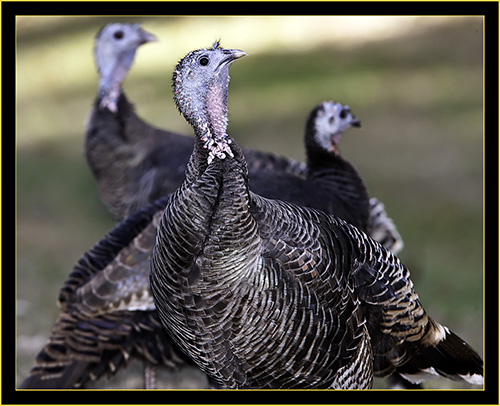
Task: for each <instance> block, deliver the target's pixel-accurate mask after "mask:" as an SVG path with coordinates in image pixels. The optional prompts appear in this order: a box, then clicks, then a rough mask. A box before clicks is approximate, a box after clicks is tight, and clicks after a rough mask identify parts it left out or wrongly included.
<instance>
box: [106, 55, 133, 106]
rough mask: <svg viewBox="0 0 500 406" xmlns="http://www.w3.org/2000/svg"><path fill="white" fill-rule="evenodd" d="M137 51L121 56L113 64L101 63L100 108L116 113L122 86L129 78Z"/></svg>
mask: <svg viewBox="0 0 500 406" xmlns="http://www.w3.org/2000/svg"><path fill="white" fill-rule="evenodd" d="M134 56H135V50H131V51H128V52H125V53H123V54H120V55H119V56H118V57H117V58H116V59H115V60H113V63H100V68H99V71H100V74H101V77H100V80H99V98H100V99H101V102H100V105H99V107H101V108H107V109H108V110H109V111H111V112H113V113H116V112H117V110H118V108H117V104H118V98H119V97H120V94H121V84H122V82H123V80H124V79H125V76H127V73H128V70H129V69H130V66H131V65H132V62H133V61H134Z"/></svg>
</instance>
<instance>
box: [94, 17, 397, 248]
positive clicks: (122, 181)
mask: <svg viewBox="0 0 500 406" xmlns="http://www.w3.org/2000/svg"><path fill="white" fill-rule="evenodd" d="M151 41H156V38H155V37H154V36H153V35H152V34H150V33H148V32H146V31H144V30H143V29H142V28H141V27H140V25H139V24H127V23H112V24H108V25H106V26H104V27H103V28H102V29H101V31H100V32H99V33H98V34H97V37H96V41H95V48H94V56H95V60H96V64H97V67H98V71H99V74H100V81H99V90H98V95H97V98H96V100H95V102H94V107H93V109H92V111H91V113H90V116H89V119H88V123H87V132H86V137H85V153H86V158H87V162H88V164H89V166H90V168H91V170H92V173H93V174H94V176H95V178H96V179H97V182H98V184H99V189H100V194H101V197H102V199H103V201H104V202H105V204H106V205H107V207H108V208H109V210H110V211H111V213H112V214H113V215H114V216H115V217H116V218H118V219H122V218H124V217H126V216H127V215H130V214H132V213H134V212H135V211H136V210H137V209H139V208H141V207H143V206H144V205H146V204H147V203H150V202H153V201H154V200H155V199H157V198H159V197H161V196H165V195H167V194H169V193H171V192H173V191H174V190H175V189H177V188H178V187H179V186H180V184H181V183H182V181H183V179H184V176H185V170H186V163H187V161H188V159H189V157H190V155H191V152H192V150H193V138H192V137H188V136H184V135H181V134H177V133H173V132H171V131H166V130H162V129H159V128H156V127H154V126H151V125H149V124H147V123H146V122H144V121H143V120H142V119H141V118H139V117H138V116H137V114H136V112H135V108H134V106H133V105H132V104H131V103H130V102H129V101H128V100H127V97H126V96H125V94H124V92H123V90H122V82H123V80H124V79H125V76H126V74H127V73H128V70H129V69H130V67H131V65H132V62H133V60H134V57H135V53H136V51H137V48H138V47H139V46H140V45H142V44H145V43H148V42H151ZM325 112H328V113H327V114H323V113H325ZM344 114H345V116H344ZM321 115H323V118H324V120H323V124H322V126H321V128H318V129H316V128H312V125H316V124H314V123H315V121H316V119H318V122H319V121H320V120H321ZM332 120H333V121H332ZM358 123H359V122H358V121H357V120H356V119H355V118H354V117H353V116H352V115H351V114H350V112H349V110H348V108H346V107H345V106H342V105H341V104H333V103H329V102H325V103H322V104H321V105H319V106H318V107H317V108H316V109H315V110H313V112H312V113H311V114H310V115H309V119H308V124H307V126H306V135H305V141H306V147H311V148H314V144H315V143H316V141H315V140H310V141H313V142H310V141H308V138H311V137H312V134H313V133H315V132H316V133H322V134H324V136H326V137H329V138H330V140H329V141H328V142H327V143H326V144H325V146H326V147H327V148H333V150H334V151H335V148H336V144H337V143H338V140H339V137H340V133H341V132H342V131H345V130H346V129H348V128H349V127H350V126H356V125H358ZM332 131H333V132H332ZM307 150H310V148H308V149H307ZM244 154H245V158H246V160H247V165H248V167H249V171H250V173H251V175H252V174H253V173H257V174H261V173H262V172H264V171H269V172H275V174H273V175H272V176H273V177H272V179H271V183H269V184H267V179H265V178H264V177H260V178H258V177H257V176H256V177H255V178H256V179H255V182H256V183H257V182H259V183H258V184H256V185H255V187H254V186H252V188H253V189H255V190H258V191H259V193H260V194H262V195H264V196H268V197H273V198H274V197H277V198H284V199H285V200H292V201H294V202H295V203H298V204H304V205H307V206H312V207H317V208H320V209H322V210H326V211H328V212H332V213H335V214H337V215H340V216H341V217H342V216H347V218H346V219H347V220H349V221H350V222H352V223H354V224H356V225H358V226H361V225H362V226H363V229H365V227H364V225H366V224H365V222H366V219H364V217H365V216H366V215H367V214H366V212H367V211H369V216H370V217H369V220H368V231H369V232H372V231H373V232H374V233H376V234H377V236H379V235H380V236H381V237H379V238H382V239H383V240H384V241H386V244H388V245H386V246H387V247H388V248H390V249H393V250H394V251H396V250H399V249H400V247H401V246H402V239H401V237H400V235H399V233H398V232H397V230H396V227H395V226H394V223H393V222H392V220H391V219H390V218H389V217H388V216H387V214H386V213H385V211H384V210H383V206H382V211H380V210H379V209H380V207H381V206H380V205H381V203H379V202H378V201H377V200H376V199H375V198H372V199H371V201H373V202H375V203H376V204H377V206H375V207H372V206H368V205H367V202H366V201H365V200H366V199H367V195H366V188H365V185H364V184H363V182H362V181H361V178H360V177H359V176H358V175H357V173H356V171H355V170H354V168H352V166H351V165H350V164H349V163H348V162H346V161H344V160H342V158H340V156H338V157H335V158H334V159H332V156H331V154H328V153H327V152H326V153H325V152H321V151H320V152H319V153H317V152H312V154H313V155H314V156H309V152H308V165H310V164H311V163H312V164H314V159H312V158H315V157H316V156H319V158H321V156H324V155H325V154H326V158H327V159H326V160H321V161H318V162H316V163H315V168H314V174H312V173H311V171H310V169H308V166H307V165H304V164H301V163H299V162H297V161H294V160H292V159H289V158H285V157H281V156H277V155H274V154H270V153H265V152H260V151H255V150H251V149H245V150H244ZM328 155H330V159H328ZM337 155H338V154H337ZM322 165H325V167H322ZM330 167H333V171H331V170H330V169H331V168H330ZM325 169H327V170H328V173H327V174H326V176H325V179H321V178H322V177H323V176H324V175H325V172H324V170H325ZM335 172H336V173H335ZM343 172H344V173H343ZM279 174H281V175H279ZM292 175H296V177H298V178H301V179H304V178H305V177H306V176H307V177H308V180H309V181H311V183H312V184H307V183H301V182H299V183H301V184H302V185H305V186H304V187H305V188H306V189H309V190H310V191H312V193H309V191H307V190H306V191H304V193H301V187H299V185H298V184H297V180H296V179H293V178H294V176H292ZM335 177H337V178H335ZM250 179H251V181H253V177H252V176H250ZM332 180H333V182H332ZM290 181H291V182H293V183H294V189H293V188H291V187H288V189H287V190H284V185H285V188H286V185H287V184H288V183H290ZM350 181H352V182H353V184H349V182H350ZM356 188H359V189H356ZM332 191H333V193H335V195H329V193H331V192H332ZM345 192H347V193H345ZM287 196H290V197H287ZM356 197H360V200H359V202H357V203H356ZM332 202H338V203H336V204H335V205H334V206H333V207H332ZM346 203H348V204H349V206H346ZM346 207H347V209H348V210H345V208H346ZM353 210H356V211H355V212H354V213H353ZM360 211H362V214H361V215H360ZM380 214H382V216H381V215H380ZM359 219H362V223H359V221H360V220H359ZM380 220H382V221H380Z"/></svg>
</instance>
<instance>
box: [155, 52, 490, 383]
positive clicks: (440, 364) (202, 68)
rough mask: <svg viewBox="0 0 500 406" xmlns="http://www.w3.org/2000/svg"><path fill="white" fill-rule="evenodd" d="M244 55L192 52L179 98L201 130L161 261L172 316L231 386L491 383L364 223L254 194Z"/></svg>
mask: <svg viewBox="0 0 500 406" xmlns="http://www.w3.org/2000/svg"><path fill="white" fill-rule="evenodd" d="M244 55H245V53H244V52H242V51H240V50H231V49H224V48H221V47H220V46H219V44H218V43H215V44H214V45H213V46H212V48H210V49H201V50H197V51H193V52H190V53H189V54H187V56H186V57H185V58H184V59H183V60H182V61H181V62H180V63H179V64H178V65H177V67H176V69H175V71H174V74H173V88H174V100H175V101H176V104H177V106H178V108H179V110H180V111H181V113H182V114H183V115H184V117H185V119H186V120H187V121H188V122H189V123H190V124H191V125H192V126H193V128H194V133H195V146H194V150H193V154H192V156H191V159H190V162H189V164H188V168H187V171H186V179H185V181H184V182H183V184H182V186H181V187H180V188H179V189H178V190H177V191H176V192H175V193H174V195H173V197H172V199H170V200H169V202H168V203H167V206H166V208H165V211H164V214H163V216H162V218H161V221H160V224H159V226H158V235H157V242H156V245H155V247H154V249H153V253H152V258H151V276H150V279H151V290H152V293H153V297H154V300H155V304H156V307H157V309H158V312H159V316H160V320H161V322H162V324H163V326H164V328H165V329H166V330H167V332H168V333H169V335H170V336H171V337H172V338H173V339H174V341H175V342H177V344H178V345H179V346H180V347H181V348H182V349H183V350H184V351H185V352H186V353H187V354H188V355H189V356H190V357H191V358H192V359H193V360H194V361H195V362H196V364H197V365H198V366H199V367H200V368H201V369H202V370H203V371H205V372H206V373H207V374H208V375H210V376H212V377H213V378H214V379H215V380H216V381H217V382H219V383H220V384H221V385H223V386H224V387H227V388H369V387H371V385H372V379H373V375H386V374H389V373H392V372H394V371H397V372H399V373H401V374H403V375H404V376H407V377H408V378H410V379H413V380H420V379H423V378H424V377H425V376H427V375H442V376H445V377H448V378H451V379H464V380H466V381H469V382H472V383H475V384H481V383H482V370H483V363H482V359H481V358H480V357H479V355H478V354H476V353H475V352H474V350H473V349H472V348H470V347H469V346H468V345H467V344H466V343H465V342H464V341H463V340H462V339H460V338H459V337H458V336H456V335H455V334H454V333H452V332H451V331H450V330H449V329H448V328H446V327H444V326H442V325H440V324H439V323H437V322H435V321H434V320H432V319H431V318H430V317H429V316H428V315H427V314H426V312H425V311H424V309H423V308H422V306H421V304H420V301H419V299H418V295H417V293H416V292H415V290H414V289H413V283H412V282H411V280H410V279H409V271H408V269H407V268H406V267H405V266H404V265H403V264H402V263H401V262H400V261H399V260H398V259H397V258H396V257H395V256H394V255H393V254H392V253H391V252H390V251H389V250H386V249H385V248H383V247H382V246H381V245H380V244H379V243H377V242H375V241H374V240H372V239H370V238H369V237H368V236H366V234H364V233H363V232H361V231H359V230H358V229H357V228H355V227H354V226H352V225H349V224H348V223H346V222H344V221H343V220H341V219H339V218H338V217H335V216H333V215H327V214H325V213H323V212H321V211H319V210H316V209H311V208H306V207H302V206H297V205H294V204H291V203H286V202H283V201H279V200H270V199H266V198H263V197H260V196H259V195H256V194H254V193H252V192H251V191H249V189H248V179H247V168H246V164H245V159H244V157H243V154H242V151H241V149H240V148H239V147H238V145H237V144H236V143H235V142H234V141H233V140H232V139H231V138H229V136H228V135H227V134H226V126H227V90H228V81H229V74H228V68H229V65H230V64H231V63H232V62H233V61H234V60H236V59H238V58H240V57H242V56H244Z"/></svg>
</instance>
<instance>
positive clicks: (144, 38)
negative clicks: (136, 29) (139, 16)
mask: <svg viewBox="0 0 500 406" xmlns="http://www.w3.org/2000/svg"><path fill="white" fill-rule="evenodd" d="M139 41H140V44H141V45H142V44H146V43H147V42H156V41H158V38H156V37H155V36H154V35H153V34H151V33H150V32H147V31H145V30H143V29H142V28H141V31H140V33H139Z"/></svg>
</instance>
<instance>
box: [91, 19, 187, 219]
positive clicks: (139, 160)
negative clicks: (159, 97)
mask: <svg viewBox="0 0 500 406" xmlns="http://www.w3.org/2000/svg"><path fill="white" fill-rule="evenodd" d="M154 40H156V39H155V37H154V36H153V35H152V34H150V33H148V32H146V31H144V30H143V29H142V28H141V27H140V26H139V24H127V23H113V24H108V25H106V26H104V27H103V28H102V29H101V31H99V33H98V34H97V37H96V41H95V48H94V56H95V60H96V64H97V68H98V71H99V74H100V80H99V90H98V95H97V98H96V100H95V102H94V107H93V109H92V111H91V113H90V116H89V119H88V122H87V132H86V137H85V152H86V158H87V162H88V164H89V166H90V168H91V170H92V172H93V174H94V176H95V178H96V179H97V181H98V184H99V189H100V193H101V196H102V199H103V201H104V202H105V203H106V205H107V206H108V209H109V210H110V211H111V213H112V214H113V215H114V216H115V217H117V218H119V219H121V218H124V217H125V216H127V215H128V214H132V213H134V212H135V211H137V210H138V209H139V208H141V207H143V206H145V205H146V204H147V203H150V202H152V201H154V200H155V199H157V198H158V197H161V196H163V195H165V194H167V193H163V190H166V191H167V192H168V190H169V189H170V190H171V191H172V190H175V188H176V187H177V186H178V184H179V183H180V182H182V180H183V179H184V171H185V162H186V160H187V159H189V155H190V151H191V149H192V148H193V139H192V137H187V136H182V135H180V134H175V133H172V132H169V131H164V130H161V129H158V128H155V127H153V126H151V125H149V124H147V123H145V122H144V121H143V120H141V119H140V118H139V117H138V116H137V114H136V112H135V108H134V106H133V105H132V104H131V103H130V102H129V101H128V100H127V98H126V96H125V94H124V93H123V92H122V90H121V84H122V81H123V80H124V78H125V76H126V74H127V73H128V69H129V68H130V66H131V64H132V62H133V60H134V56H135V52H136V50H137V48H138V47H139V46H140V45H142V44H145V43H147V42H150V41H154ZM162 160H165V161H167V162H168V163H169V164H168V166H166V165H161V162H162ZM160 175H161V176H160ZM159 180H161V181H159ZM159 182H160V183H159Z"/></svg>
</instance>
